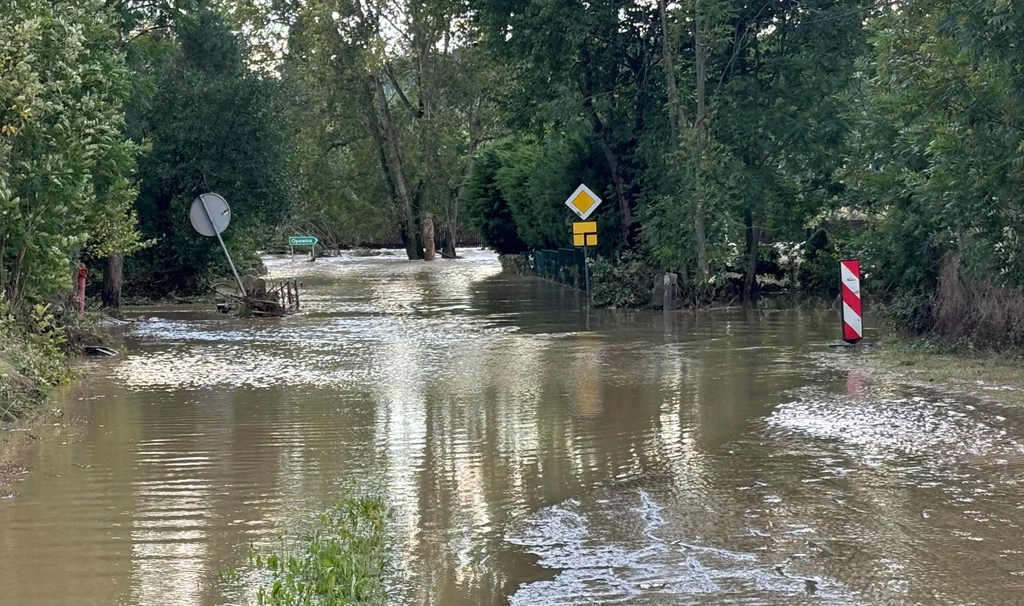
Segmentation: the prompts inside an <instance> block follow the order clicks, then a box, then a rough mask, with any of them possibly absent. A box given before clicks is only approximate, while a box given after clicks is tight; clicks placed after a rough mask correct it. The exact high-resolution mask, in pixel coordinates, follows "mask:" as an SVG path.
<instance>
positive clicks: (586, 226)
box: [572, 213, 597, 305]
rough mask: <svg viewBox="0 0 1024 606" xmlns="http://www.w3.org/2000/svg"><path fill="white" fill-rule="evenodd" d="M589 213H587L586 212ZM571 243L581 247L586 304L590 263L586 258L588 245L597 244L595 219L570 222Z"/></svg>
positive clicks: (588, 300) (588, 291)
mask: <svg viewBox="0 0 1024 606" xmlns="http://www.w3.org/2000/svg"><path fill="white" fill-rule="evenodd" d="M588 214H589V213H588ZM572 244H573V246H582V247H583V276H584V284H585V285H586V288H587V305H589V304H590V265H588V264H587V258H588V256H589V255H588V253H589V251H588V250H587V249H588V247H590V246H597V221H576V222H575V223H573V224H572Z"/></svg>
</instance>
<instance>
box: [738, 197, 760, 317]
mask: <svg viewBox="0 0 1024 606" xmlns="http://www.w3.org/2000/svg"><path fill="white" fill-rule="evenodd" d="M756 204H757V211H756V212H749V211H748V212H747V213H745V216H744V222H745V223H746V224H747V226H746V227H747V275H746V277H745V279H744V280H743V293H742V298H743V304H744V305H746V306H755V305H757V294H758V289H757V250H758V247H759V246H760V244H761V234H762V233H763V231H764V228H763V225H764V215H765V209H764V204H763V203H761V202H758V203H756Z"/></svg>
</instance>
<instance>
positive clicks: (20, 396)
mask: <svg viewBox="0 0 1024 606" xmlns="http://www.w3.org/2000/svg"><path fill="white" fill-rule="evenodd" d="M67 343H68V331H67V329H66V327H64V326H63V325H62V324H61V323H60V322H59V321H58V320H57V319H56V318H55V317H54V312H53V311H51V307H50V306H49V305H43V304H36V305H32V306H30V307H26V308H25V309H23V310H18V312H17V313H16V312H15V311H14V310H13V309H12V307H11V305H10V303H9V302H7V301H6V300H3V299H0V422H2V421H12V420H15V419H17V418H19V417H21V416H23V415H24V414H25V413H26V412H27V411H28V410H30V409H31V408H32V407H33V406H35V405H38V404H40V403H41V402H42V401H43V398H45V396H46V394H47V393H48V392H49V390H50V389H51V388H53V387H55V386H56V385H59V384H60V383H63V382H65V381H67V380H69V379H71V378H72V376H73V373H72V372H71V370H70V368H69V367H68V365H67V358H66V355H67V354H66V346H67Z"/></svg>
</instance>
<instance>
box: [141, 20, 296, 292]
mask: <svg viewBox="0 0 1024 606" xmlns="http://www.w3.org/2000/svg"><path fill="white" fill-rule="evenodd" d="M170 33H173V35H170ZM170 33H165V34H163V35H153V36H147V37H144V38H139V39H138V40H137V45H138V46H137V48H136V49H135V53H137V55H136V59H135V61H136V66H137V73H138V74H139V76H138V77H140V78H142V79H149V84H148V86H144V87H139V89H137V98H136V99H135V100H134V102H133V105H132V112H131V113H130V115H129V119H130V126H131V132H132V134H133V136H135V137H138V138H140V139H144V140H147V141H148V142H149V146H150V148H151V151H150V153H149V154H148V155H147V156H146V157H145V158H144V159H143V160H142V161H141V162H140V164H139V174H140V179H141V181H142V187H141V190H140V195H139V198H138V201H137V203H136V208H137V209H138V212H139V220H140V227H141V229H142V230H143V233H145V234H146V236H147V237H152V238H155V239H156V241H157V243H156V246H154V247H153V248H151V249H149V250H147V251H145V252H144V254H142V255H138V256H136V257H134V258H133V259H131V260H130V267H129V282H130V283H131V284H132V285H133V287H134V288H135V289H136V290H140V291H142V292H145V293H147V294H154V295H162V294H165V293H167V292H172V291H178V292H195V291H199V290H201V289H202V288H204V287H205V284H204V281H205V280H207V279H208V278H210V277H212V276H213V275H223V274H224V273H226V270H227V266H226V261H225V260H224V259H223V258H222V255H221V253H220V250H219V248H218V246H217V243H216V241H214V240H212V239H209V238H204V237H202V236H200V235H198V234H196V233H195V232H194V231H193V229H192V228H191V226H190V225H189V220H188V210H189V207H190V205H191V203H192V201H193V200H194V198H195V197H196V196H197V195H199V194H200V193H204V192H210V191H215V192H217V193H219V194H221V195H222V196H224V197H225V199H227V200H228V203H229V204H231V208H232V224H231V228H230V229H229V230H228V231H226V232H225V234H224V237H225V239H226V240H227V241H228V243H229V245H230V247H231V248H232V249H233V250H234V252H235V254H236V257H237V259H236V260H238V261H240V262H241V264H242V265H243V267H244V266H248V267H255V266H256V265H257V264H258V262H259V261H258V259H257V258H256V257H255V252H256V248H257V246H258V245H259V239H260V238H261V237H263V236H261V234H263V233H265V232H266V231H268V226H276V225H277V224H279V223H280V222H282V221H283V220H284V219H285V217H287V215H288V208H289V203H290V197H289V191H288V187H287V182H286V177H285V156H286V150H287V147H286V146H287V140H286V139H285V137H284V135H283V133H282V131H281V123H280V115H281V107H280V106H279V105H278V100H279V96H278V91H279V84H278V82H277V81H275V80H273V79H271V78H268V77H265V76H263V75H261V74H258V73H255V72H253V71H252V70H250V69H248V66H247V64H246V61H245V57H246V54H245V47H244V41H242V40H241V39H240V38H239V37H238V36H237V35H236V34H234V33H233V32H232V31H231V30H230V28H229V27H228V26H227V24H226V23H225V22H224V20H223V18H222V17H221V16H220V15H219V14H218V13H216V12H215V11H213V10H211V9H209V8H203V9H201V10H199V11H197V12H194V13H188V14H186V15H179V16H178V17H177V18H176V20H175V21H174V22H173V27H172V31H171V32H170Z"/></svg>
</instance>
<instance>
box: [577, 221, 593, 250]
mask: <svg viewBox="0 0 1024 606" xmlns="http://www.w3.org/2000/svg"><path fill="white" fill-rule="evenodd" d="M572 244H573V246H597V221H577V222H576V223H573V224H572Z"/></svg>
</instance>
